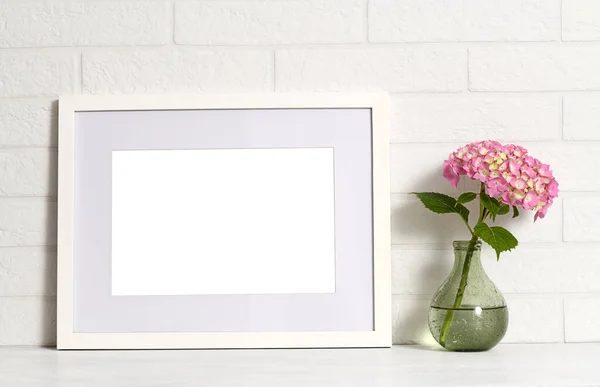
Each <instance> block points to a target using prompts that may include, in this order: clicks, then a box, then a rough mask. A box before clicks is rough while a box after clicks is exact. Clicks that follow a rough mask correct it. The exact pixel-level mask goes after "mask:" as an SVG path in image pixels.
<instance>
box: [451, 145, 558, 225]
mask: <svg viewBox="0 0 600 387" xmlns="http://www.w3.org/2000/svg"><path fill="white" fill-rule="evenodd" d="M443 175H444V177H445V178H446V179H447V180H448V181H449V182H450V184H452V185H453V186H454V187H457V186H458V182H459V181H460V176H461V175H466V176H467V177H469V178H471V179H473V180H479V181H481V182H482V183H484V184H485V188H486V191H487V193H488V195H490V196H492V197H497V198H498V199H499V200H500V201H502V202H503V203H505V204H508V205H511V206H519V207H522V208H523V209H525V210H532V211H536V213H535V216H534V220H537V219H538V218H544V216H546V213H547V212H548V208H549V207H550V206H551V205H552V203H553V200H554V199H556V198H557V197H558V182H557V181H556V179H555V178H554V176H553V174H552V171H551V170H550V166H549V165H548V164H543V163H542V162H540V161H539V160H538V159H536V158H534V157H532V156H530V155H529V154H528V152H527V149H525V148H523V147H521V146H518V145H513V144H508V145H503V144H501V143H499V142H498V141H480V142H474V143H471V144H467V145H465V146H463V147H461V148H458V149H457V150H456V151H455V152H453V153H452V154H450V157H449V158H448V160H445V161H444V170H443Z"/></svg>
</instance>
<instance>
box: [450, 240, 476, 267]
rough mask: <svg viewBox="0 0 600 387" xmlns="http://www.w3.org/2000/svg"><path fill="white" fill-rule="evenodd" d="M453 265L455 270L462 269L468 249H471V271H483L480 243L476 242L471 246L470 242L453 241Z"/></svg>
mask: <svg viewBox="0 0 600 387" xmlns="http://www.w3.org/2000/svg"><path fill="white" fill-rule="evenodd" d="M453 246H454V265H455V267H456V268H459V267H460V268H462V266H463V264H464V263H465V260H466V258H467V254H468V253H469V249H470V248H472V250H473V252H472V256H471V270H478V269H483V268H482V266H481V241H477V242H476V243H475V245H474V246H471V244H470V241H454V243H453Z"/></svg>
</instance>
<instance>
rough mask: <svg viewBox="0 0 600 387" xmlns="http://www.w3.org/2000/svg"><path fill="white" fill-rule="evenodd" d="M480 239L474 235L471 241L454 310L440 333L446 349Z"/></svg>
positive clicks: (442, 343)
mask: <svg viewBox="0 0 600 387" xmlns="http://www.w3.org/2000/svg"><path fill="white" fill-rule="evenodd" d="M478 239H479V238H478V237H477V236H476V235H473V237H472V238H471V240H470V241H469V246H468V247H467V256H466V257H465V263H464V265H463V269H462V274H461V277H460V284H459V285H458V291H457V292H456V299H455V300H454V305H452V309H450V310H448V311H447V312H446V317H445V318H444V324H443V325H442V331H441V333H440V344H441V345H442V347H446V340H448V333H449V332H450V326H451V325H452V319H453V318H454V311H455V309H458V308H460V305H461V304H462V300H463V297H464V295H465V290H466V288H467V280H468V278H469V269H470V268H471V258H473V252H474V251H475V245H476V244H477V240H478Z"/></svg>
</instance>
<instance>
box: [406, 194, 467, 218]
mask: <svg viewBox="0 0 600 387" xmlns="http://www.w3.org/2000/svg"><path fill="white" fill-rule="evenodd" d="M411 194H414V195H417V197H418V198H419V200H420V201H421V203H423V205H424V206H425V208H427V209H428V210H429V211H432V212H435V213H436V214H458V215H460V216H461V217H462V218H463V219H464V221H465V222H467V223H468V222H469V209H468V208H467V207H465V206H463V205H462V204H460V203H458V202H457V201H456V199H454V198H453V197H451V196H448V195H444V194H441V193H437V192H411Z"/></svg>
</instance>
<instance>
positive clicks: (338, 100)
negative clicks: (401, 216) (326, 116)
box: [57, 93, 392, 349]
mask: <svg viewBox="0 0 600 387" xmlns="http://www.w3.org/2000/svg"><path fill="white" fill-rule="evenodd" d="M359 109H360V110H361V111H362V110H365V111H368V112H369V113H368V114H369V117H370V119H369V121H370V128H369V130H370V145H369V151H370V155H371V156H370V157H371V160H370V163H371V164H370V173H371V186H370V187H368V188H369V190H370V192H371V209H370V211H372V212H371V215H372V219H371V220H372V223H371V224H370V226H369V227H370V232H371V235H370V236H369V238H372V257H370V258H369V260H370V264H371V265H372V294H371V295H369V297H370V298H372V316H370V317H369V318H370V319H371V320H372V327H371V329H369V330H353V329H345V330H339V331H336V330H326V331H319V330H307V331H200V332H199V331H144V330H141V331H135V330H134V331H131V330H129V331H127V332H125V331H102V330H100V331H94V329H93V328H90V329H87V328H86V329H83V330H82V329H79V328H78V327H77V324H76V321H77V316H76V313H78V312H77V311H76V308H75V299H76V286H75V285H74V284H75V282H76V280H77V273H76V269H77V259H80V258H78V256H77V254H76V251H75V250H76V249H75V246H76V245H77V246H82V245H83V244H84V242H82V241H81V240H78V234H77V232H78V231H77V232H76V230H77V225H76V223H77V221H76V219H77V216H78V213H77V210H76V207H77V208H78V209H81V208H83V207H82V206H86V205H91V204H90V203H85V201H79V202H78V204H77V206H76V204H75V203H76V187H77V184H79V183H78V181H77V180H76V179H77V176H79V175H78V174H76V168H77V165H78V160H77V146H78V145H77V144H78V141H76V138H77V133H78V132H77V131H78V130H80V129H79V128H78V123H77V122H78V120H77V119H76V117H77V115H78V114H81V113H90V112H92V113H102V112H136V114H138V115H143V114H144V113H147V112H156V111H160V112H165V111H166V112H174V113H173V114H176V113H177V112H183V111H203V112H204V111H220V112H225V113H226V112H229V111H242V110H243V111H255V110H256V111H259V112H263V111H267V110H268V111H275V110H285V111H297V112H298V114H300V113H302V112H305V111H306V112H308V111H313V112H314V111H316V110H336V111H337V110H339V112H340V114H344V113H345V112H346V111H347V112H351V111H353V110H359ZM388 110H389V107H388V97H387V95H385V94H378V93H374V94H368V93H365V94H347V93H344V94H342V93H309V94H308V93H307V94H292V93H270V94H247V95H225V94H223V95H178V96H174V95H168V96H65V97H61V98H60V99H59V161H58V168H59V174H58V289H57V348H58V349H170V348H172V349H176V348H199V349H200V348H321V347H330V348H331V347H340V348H343V347H389V346H391V341H392V332H391V319H392V318H391V269H390V189H389V166H388V163H389V158H388V147H389V145H388V144H389V137H388V119H389V117H388ZM222 114H224V113H222ZM300 119H301V117H300ZM281 130H282V131H285V128H282V129H281ZM339 133H342V134H339ZM116 135H117V136H118V134H116ZM337 135H338V136H343V131H341V132H339V131H338V134H337ZM144 149H145V148H144ZM336 189H340V188H336ZM92 220H93V218H92ZM107 259H108V258H107ZM92 304H93V303H87V304H86V308H94V305H92ZM87 310H92V309H87ZM104 317H106V318H107V319H110V316H109V315H106V314H104ZM88 325H89V324H88Z"/></svg>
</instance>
